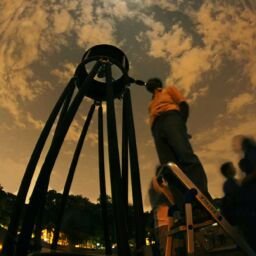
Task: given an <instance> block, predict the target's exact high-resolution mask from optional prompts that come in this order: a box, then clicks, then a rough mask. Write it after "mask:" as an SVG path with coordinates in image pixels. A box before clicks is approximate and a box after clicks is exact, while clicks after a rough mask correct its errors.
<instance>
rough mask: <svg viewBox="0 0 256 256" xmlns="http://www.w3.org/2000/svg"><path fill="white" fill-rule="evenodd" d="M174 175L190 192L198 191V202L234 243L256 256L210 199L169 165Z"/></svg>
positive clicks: (176, 167)
mask: <svg viewBox="0 0 256 256" xmlns="http://www.w3.org/2000/svg"><path fill="white" fill-rule="evenodd" d="M167 166H168V167H169V168H170V171H171V172H172V174H173V175H174V176H175V177H176V178H178V179H179V181H180V182H182V184H183V185H184V186H185V187H186V188H187V189H189V190H192V189H193V190H196V192H197V193H196V195H195V197H196V199H197V201H198V202H199V203H200V204H201V205H202V206H203V207H204V208H205V210H206V211H207V212H209V213H210V214H211V216H212V218H213V219H214V220H215V221H216V222H217V223H218V224H219V225H220V226H221V227H222V228H223V230H224V231H225V232H226V233H227V234H228V235H229V236H230V237H231V238H232V239H233V241H234V242H235V243H236V244H237V245H238V246H239V247H240V248H241V250H243V251H244V252H245V253H246V254H247V255H248V256H256V253H255V252H254V251H253V250H252V249H251V247H250V246H249V245H248V243H247V242H246V241H245V239H244V238H243V237H241V236H240V235H239V234H238V232H237V230H236V229H235V228H234V227H232V226H231V225H230V224H229V222H228V221H227V220H226V219H225V218H224V217H223V216H222V215H221V214H220V212H219V211H218V210H217V209H216V208H215V207H214V205H213V204H212V203H211V202H210V201H209V200H208V198H207V197H206V196H205V195H204V194H203V193H202V192H201V191H200V190H199V188H198V187H197V186H196V185H195V184H194V183H193V182H192V181H191V180H190V179H189V178H188V177H187V176H186V175H185V173H184V172H183V171H182V170H181V169H180V168H179V167H178V166H177V165H176V164H174V163H168V165H167Z"/></svg>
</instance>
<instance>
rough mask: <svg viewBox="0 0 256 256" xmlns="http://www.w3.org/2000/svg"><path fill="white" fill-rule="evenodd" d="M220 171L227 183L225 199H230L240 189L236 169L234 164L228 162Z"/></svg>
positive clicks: (224, 189) (225, 185) (224, 185)
mask: <svg viewBox="0 0 256 256" xmlns="http://www.w3.org/2000/svg"><path fill="white" fill-rule="evenodd" d="M220 171H221V173H222V175H223V176H224V177H225V178H226V181H225V182H224V184H223V192H224V195H225V197H229V196H231V195H233V193H236V192H237V190H238V188H239V184H238V181H237V179H236V178H235V175H236V169H235V167H234V165H233V163H232V162H226V163H224V164H222V165H221V167H220Z"/></svg>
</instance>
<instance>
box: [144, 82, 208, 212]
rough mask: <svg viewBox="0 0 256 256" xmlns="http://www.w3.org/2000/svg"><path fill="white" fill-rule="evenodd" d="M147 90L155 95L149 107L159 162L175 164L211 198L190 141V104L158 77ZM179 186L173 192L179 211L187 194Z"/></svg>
mask: <svg viewBox="0 0 256 256" xmlns="http://www.w3.org/2000/svg"><path fill="white" fill-rule="evenodd" d="M146 89H147V90H148V91H149V92H150V93H152V100H151V102H150V104H149V116H150V125H151V130H152V134H153V138H154V141H155V146H156V150H157V153H158V157H159V160H160V163H161V164H162V165H164V164H167V163H168V162H174V163H176V164H177V165H178V166H179V167H180V168H181V169H182V170H183V171H184V173H185V174H186V175H187V176H188V177H189V178H190V179H191V180H192V181H193V182H194V183H195V184H196V185H197V186H198V188H199V189H200V190H201V191H202V192H203V193H204V194H205V195H206V196H208V197H210V195H209V192H208V188H207V177H206V174H205V171H204V169H203V166H202V164H201V162H200V160H199V158H198V157H197V156H196V155H195V154H194V152H193V149H192V146H191V144H190V142H189V137H190V136H189V135H188V133H187V127H186V122H187V119H188V116H189V105H188V103H187V101H186V99H185V97H184V96H183V95H182V94H181V93H180V91H179V90H178V89H177V88H176V87H174V86H168V87H163V84H162V81H161V80H160V79H159V78H151V79H149V80H148V82H147V83H146ZM178 187H179V186H178V185H177V184H176V186H175V184H174V185H173V186H172V192H173V195H174V198H175V201H176V203H177V205H178V206H179V208H180V207H182V205H183V202H182V200H183V193H184V191H182V189H180V188H178Z"/></svg>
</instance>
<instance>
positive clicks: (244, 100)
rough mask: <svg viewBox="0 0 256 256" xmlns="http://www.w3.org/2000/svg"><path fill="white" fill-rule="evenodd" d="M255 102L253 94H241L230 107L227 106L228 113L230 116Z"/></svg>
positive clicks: (231, 102)
mask: <svg viewBox="0 0 256 256" xmlns="http://www.w3.org/2000/svg"><path fill="white" fill-rule="evenodd" d="M254 102H255V97H254V95H253V94H250V93H243V94H240V95H239V96H237V97H235V98H233V99H232V100H231V101H230V102H229V104H228V106H227V111H228V114H231V113H235V112H238V111H239V110H241V108H243V107H245V106H247V105H250V104H253V103H254Z"/></svg>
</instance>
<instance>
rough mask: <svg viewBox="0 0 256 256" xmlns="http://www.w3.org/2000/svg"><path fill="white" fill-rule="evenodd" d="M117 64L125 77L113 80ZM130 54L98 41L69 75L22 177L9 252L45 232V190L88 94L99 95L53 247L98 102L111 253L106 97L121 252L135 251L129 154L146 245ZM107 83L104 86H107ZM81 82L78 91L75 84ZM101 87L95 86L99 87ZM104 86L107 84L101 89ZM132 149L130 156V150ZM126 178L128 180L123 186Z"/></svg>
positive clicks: (20, 251)
mask: <svg viewBox="0 0 256 256" xmlns="http://www.w3.org/2000/svg"><path fill="white" fill-rule="evenodd" d="M92 60H94V61H95V60H96V63H95V64H94V66H93V68H92V70H91V71H90V72H89V73H87V72H86V71H85V64H86V63H88V62H90V61H92ZM112 65H117V66H118V67H119V68H120V70H122V72H123V74H122V77H121V78H120V79H118V80H113V77H112ZM103 66H104V76H105V81H106V82H105V83H104V84H100V86H101V87H99V88H100V92H99V94H97V88H98V87H97V86H98V85H99V84H98V82H97V81H95V80H94V78H95V76H96V75H97V73H98V72H99V70H100V69H102V67H103ZM128 69H129V65H128V60H127V58H126V56H125V55H124V54H123V53H122V52H121V51H120V50H119V49H118V48H116V47H113V46H109V45H98V46H95V47H92V48H91V49H89V50H88V51H87V52H86V53H85V55H84V56H83V59H82V62H81V63H80V64H79V65H78V67H77V69H76V72H75V75H74V77H73V78H72V79H71V80H70V82H69V83H68V85H67V87H66V88H65V89H64V91H63V93H62V95H61V96H60V98H59V100H58V101H57V103H56V105H55V107H54V109H53V110H52V113H51V114H50V116H49V119H48V120H47V122H46V125H45V127H44V128H43V130H42V133H41V135H40V137H39V139H38V142H37V144H36V146H35V149H34V151H33V153H32V156H31V158H30V161H29V163H28V166H27V168H26V170H25V174H24V177H23V179H22V182H21V185H20V188H19V191H18V195H17V200H16V204H15V207H14V210H13V213H12V216H11V221H10V225H9V228H8V232H7V235H6V238H5V242H4V246H3V252H2V254H3V255H8V256H26V255H27V254H28V251H29V246H30V240H31V236H32V233H33V232H35V231H36V233H37V234H40V231H41V225H40V224H41V220H42V212H43V208H44V205H45V200H46V194H47V190H48V185H49V180H50V176H51V173H52V170H53V167H54V164H55V161H56V159H57V157H58V155H59V151H60V149H61V147H62V144H63V142H64V139H65V136H66V134H67V132H68V130H69V127H70V125H71V123H72V121H73V119H74V117H75V115H76V113H77V111H78V109H79V106H80V105H81V103H82V101H83V98H84V96H87V97H90V98H92V99H94V103H93V104H92V106H91V108H90V110H89V113H88V116H87V119H86V121H85V124H84V127H83V129H82V132H81V135H80V138H79V140H78V143H77V147H76V149H75V152H74V155H73V159H72V162H71V164H70V168H69V173H68V177H67V179H66V183H65V186H64V192H63V197H62V202H61V206H60V209H59V214H58V218H57V220H58V222H57V223H56V226H55V234H54V240H53V244H52V249H53V250H55V249H56V248H57V241H58V236H59V231H60V228H61V220H62V217H63V212H64V209H65V205H66V201H67V197H68V194H69V191H70V187H71V184H72V180H73V177H74V174H75V170H76V167H77V163H78V160H79V156H80V153H81V150H82V147H83V144H84V140H85V137H86V134H87V131H88V128H89V126H90V122H91V119H92V117H93V113H94V110H95V107H96V106H98V135H99V144H98V145H99V148H98V150H99V176H100V193H101V195H100V199H101V205H102V213H103V222H104V226H103V228H104V237H105V245H106V254H107V255H110V254H111V253H112V252H111V243H110V240H109V230H108V216H107V214H108V213H107V207H106V187H105V186H106V185H105V166H104V147H103V140H104V134H103V114H102V106H101V103H102V101H105V100H106V105H107V113H106V114H107V136H108V152H109V154H108V155H109V167H110V181H111V191H112V200H113V210H114V221H115V230H116V238H117V246H118V255H122V256H130V255H131V253H130V248H129V243H128V232H127V216H126V212H127V211H126V209H127V207H128V160H129V156H130V169H131V181H132V184H131V185H132V194H133V204H134V208H135V223H136V229H137V230H136V248H137V249H138V251H139V249H141V248H142V247H143V246H144V245H145V237H144V236H145V231H144V221H143V205H142V196H141V187H140V175H139V165H138V155H137V146H136V138H135V129H134V122H133V114H132V104H131V97H130V91H129V88H128V87H129V85H130V84H129V81H130V80H129V76H128ZM102 86H104V87H102ZM76 87H77V88H78V90H77V93H76V94H75V95H73V94H74V92H75V88H76ZM94 87H96V89H95V88H94ZM102 88H103V89H102ZM120 97H123V98H124V104H123V115H124V116H123V128H122V129H123V142H122V143H123V146H122V170H121V165H120V159H119V149H118V138H117V126H116V116H115V104H114V99H115V98H120ZM55 122H57V125H56V129H55V132H54V136H53V138H52V142H51V145H50V147H49V150H48V153H47V155H46V158H45V161H44V163H43V165H42V167H41V171H40V173H39V176H38V178H37V181H36V185H35V187H34V190H33V192H32V195H31V197H30V202H29V204H28V206H27V209H26V211H25V213H24V217H23V218H22V217H21V216H22V212H24V209H25V199H26V196H27V193H28V190H29V187H30V183H31V180H32V177H33V175H34V172H35V169H36V167H37V164H38V160H39V158H40V155H41V153H42V150H43V149H44V146H45V142H46V140H47V138H48V137H49V134H50V131H51V129H52V127H53V125H54V123H55ZM128 152H129V156H128ZM123 184H125V186H123ZM20 223H21V229H20V234H19V237H18V235H17V233H18V229H19V225H20Z"/></svg>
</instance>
